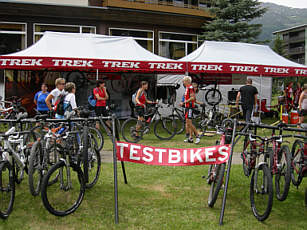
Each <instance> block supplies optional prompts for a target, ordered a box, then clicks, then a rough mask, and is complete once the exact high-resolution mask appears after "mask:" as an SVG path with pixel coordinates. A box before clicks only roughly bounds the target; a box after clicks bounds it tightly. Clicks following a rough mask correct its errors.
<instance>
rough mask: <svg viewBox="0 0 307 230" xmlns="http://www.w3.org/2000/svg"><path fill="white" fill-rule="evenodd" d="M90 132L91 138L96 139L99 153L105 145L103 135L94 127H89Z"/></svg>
mask: <svg viewBox="0 0 307 230" xmlns="http://www.w3.org/2000/svg"><path fill="white" fill-rule="evenodd" d="M88 132H89V133H90V134H91V138H95V140H96V145H97V146H96V148H97V149H98V151H100V150H101V149H102V148H103V145H104V138H103V135H102V134H101V132H100V131H99V130H98V129H96V128H94V127H88Z"/></svg>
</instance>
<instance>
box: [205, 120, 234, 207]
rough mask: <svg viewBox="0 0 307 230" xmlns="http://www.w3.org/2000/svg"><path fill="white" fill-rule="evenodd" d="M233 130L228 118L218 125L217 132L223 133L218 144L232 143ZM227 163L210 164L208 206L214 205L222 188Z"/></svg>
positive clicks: (231, 122)
mask: <svg viewBox="0 0 307 230" xmlns="http://www.w3.org/2000/svg"><path fill="white" fill-rule="evenodd" d="M232 130H233V121H232V120H230V119H226V120H224V121H223V122H222V126H221V127H218V130H217V133H218V134H221V138H220V141H217V143H216V144H217V145H225V144H230V143H231V138H232ZM225 168H226V163H223V164H214V165H210V167H209V170H208V176H207V183H208V184H209V185H210V192H209V197H208V206H209V207H211V208H212V207H213V206H214V204H215V202H216V200H217V197H218V194H219V192H220V190H221V188H222V185H223V180H224V173H225Z"/></svg>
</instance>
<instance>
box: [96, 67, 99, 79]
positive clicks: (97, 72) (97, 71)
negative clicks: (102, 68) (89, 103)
mask: <svg viewBox="0 0 307 230" xmlns="http://www.w3.org/2000/svg"><path fill="white" fill-rule="evenodd" d="M98 74H99V70H98V69H96V81H98Z"/></svg>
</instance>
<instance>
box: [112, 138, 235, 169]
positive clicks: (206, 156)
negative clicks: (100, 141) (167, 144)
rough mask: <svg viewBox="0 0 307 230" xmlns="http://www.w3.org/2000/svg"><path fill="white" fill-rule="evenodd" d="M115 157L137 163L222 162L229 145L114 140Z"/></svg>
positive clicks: (193, 163)
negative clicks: (156, 144) (175, 145)
mask: <svg viewBox="0 0 307 230" xmlns="http://www.w3.org/2000/svg"><path fill="white" fill-rule="evenodd" d="M116 153H117V159H118V160H120V161H129V162H133V163H139V164H148V165H164V166H193V165H210V164H222V163H224V162H226V161H227V160H228V158H229V154H230V146H229V145H218V146H210V147H202V148H189V149H177V148H160V147H153V146H145V145H140V144H133V143H127V142H116Z"/></svg>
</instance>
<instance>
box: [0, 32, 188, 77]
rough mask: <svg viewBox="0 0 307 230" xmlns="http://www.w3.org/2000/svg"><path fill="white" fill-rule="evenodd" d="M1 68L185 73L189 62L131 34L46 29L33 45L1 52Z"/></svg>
mask: <svg viewBox="0 0 307 230" xmlns="http://www.w3.org/2000/svg"><path fill="white" fill-rule="evenodd" d="M0 69H22V70H40V69H47V70H66V71H67V70H81V71H93V70H97V69H98V70H100V71H103V72H126V71H132V72H150V73H156V72H159V73H164V72H168V73H172V72H174V73H184V72H185V70H186V63H184V62H178V61H174V60H170V59H167V58H164V57H160V56H158V55H155V54H153V53H151V52H150V51H148V50H146V49H144V48H143V47H141V46H140V45H139V44H138V43H137V42H136V41H135V40H134V39H133V38H131V37H112V36H105V35H95V34H75V33H57V32H45V33H44V36H43V37H42V38H41V39H40V40H39V41H38V42H37V43H35V44H34V45H32V46H31V47H29V48H27V49H25V50H22V51H20V52H17V53H13V54H9V55H3V56H0Z"/></svg>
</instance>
